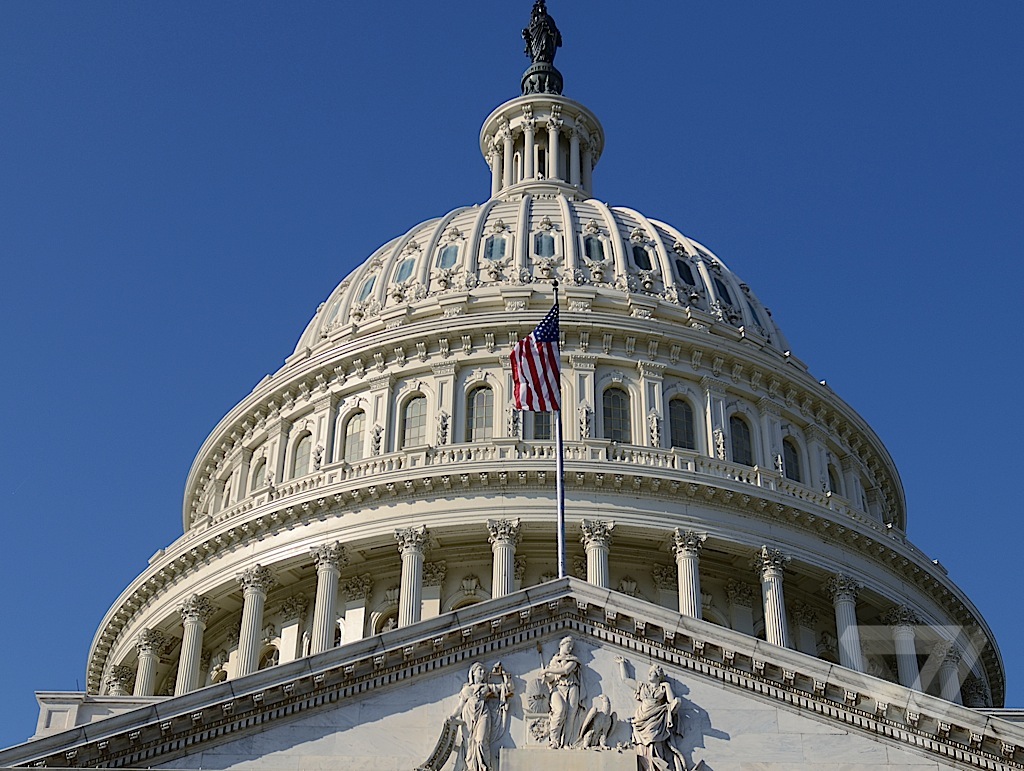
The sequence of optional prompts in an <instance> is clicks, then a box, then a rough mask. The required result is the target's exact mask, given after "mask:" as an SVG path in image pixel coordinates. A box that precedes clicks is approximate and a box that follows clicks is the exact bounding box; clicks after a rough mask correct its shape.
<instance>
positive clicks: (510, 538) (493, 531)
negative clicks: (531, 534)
mask: <svg viewBox="0 0 1024 771" xmlns="http://www.w3.org/2000/svg"><path fill="white" fill-rule="evenodd" d="M487 532H488V533H489V534H490V535H489V536H488V538H487V541H488V543H490V544H491V545H492V546H493V545H498V544H503V545H510V546H512V548H515V547H516V546H518V545H519V539H520V532H519V518H518V517H517V518H516V519H489V520H487Z"/></svg>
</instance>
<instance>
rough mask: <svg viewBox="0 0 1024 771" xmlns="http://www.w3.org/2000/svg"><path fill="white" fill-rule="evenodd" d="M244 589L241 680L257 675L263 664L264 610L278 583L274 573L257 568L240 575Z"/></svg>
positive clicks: (238, 664) (240, 658)
mask: <svg viewBox="0 0 1024 771" xmlns="http://www.w3.org/2000/svg"><path fill="white" fill-rule="evenodd" d="M238 583H239V584H240V585H241V587H242V623H241V626H240V627H239V630H238V663H237V667H236V671H237V675H238V677H245V676H246V675H248V674H250V673H252V672H255V671H256V670H257V669H259V664H260V645H261V643H262V641H263V608H264V606H265V605H266V602H267V592H269V591H270V589H271V587H273V585H274V584H275V583H276V581H275V579H274V576H273V574H272V573H271V572H270V570H268V569H267V568H265V567H263V566H262V565H253V566H252V567H251V568H249V569H248V570H246V571H244V572H242V573H241V574H240V575H239V576H238Z"/></svg>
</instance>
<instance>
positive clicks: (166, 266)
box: [0, 0, 1024, 746]
mask: <svg viewBox="0 0 1024 771" xmlns="http://www.w3.org/2000/svg"><path fill="white" fill-rule="evenodd" d="M530 4H531V3H530V0H517V1H516V2H508V1H506V2H501V3H496V2H487V3H483V2H468V1H467V2H443V3H442V2H436V3H430V2H411V1H408V2H388V1H380V2H374V3H354V2H346V3H341V2H287V3H286V2H279V3H266V2H251V1H246V2H241V1H238V2H206V1H204V2H175V3H138V2H75V3H71V2H48V1H45V0H5V2H3V3H0V269H2V274H0V276H2V278H0V314H2V319H0V330H2V335H3V339H2V341H0V342H2V350H3V351H4V353H5V364H4V366H3V370H2V372H3V376H2V378H0V389H2V391H0V397H2V401H0V403H2V404H3V441H2V442H0V453H2V464H0V468H2V469H3V471H4V481H3V483H2V486H0V495H2V497H0V501H2V504H0V514H2V516H3V522H4V541H3V552H4V553H3V559H2V560H0V587H2V588H3V598H4V599H3V610H4V618H5V619H6V621H7V633H6V635H7V637H8V640H9V642H8V646H7V649H6V651H5V654H4V656H2V657H0V689H2V690H0V745H4V746H6V745H9V744H13V743H16V742H18V741H21V740H23V739H24V738H26V737H27V736H29V735H30V734H31V733H32V732H33V730H34V725H35V718H36V712H37V711H36V706H35V702H34V698H33V695H32V694H33V691H35V690H75V689H77V688H80V687H81V686H82V683H83V679H84V669H85V656H86V652H87V650H88V646H89V643H90V641H91V639H92V635H93V633H94V631H95V628H96V625H97V624H98V623H99V621H100V619H101V617H102V616H103V613H104V612H105V611H106V609H107V607H108V606H109V605H110V603H111V602H112V601H113V600H114V599H115V598H116V597H117V596H118V594H119V593H120V592H121V591H122V589H123V588H124V587H125V586H126V585H127V584H128V583H129V582H130V581H131V580H132V579H133V578H134V577H135V576H136V575H137V574H138V573H139V572H140V571H141V570H142V569H143V568H144V567H145V565H146V561H147V559H148V558H149V557H150V555H151V554H153V552H155V551H156V550H157V549H158V548H160V547H162V546H165V545H166V544H168V543H170V542H171V541H172V540H174V539H175V538H176V537H177V536H178V535H179V534H180V528H181V493H182V488H183V485H184V480H185V475H186V473H187V471H188V468H189V465H190V463H191V461H192V458H193V454H194V453H195V451H196V450H197V449H198V447H199V444H200V443H201V442H202V440H203V439H204V438H205V436H206V434H207V432H208V431H209V430H210V429H211V428H212V427H213V426H214V424H215V423H216V422H217V421H218V420H219V419H220V417H221V416H222V415H223V414H224V413H225V412H226V411H227V410H228V409H229V408H230V407H231V406H232V405H234V404H235V403H236V402H237V401H238V400H239V399H241V398H242V397H243V396H244V395H245V394H246V393H248V392H249V390H250V389H251V388H252V387H253V386H254V385H255V384H256V383H257V382H258V381H259V380H260V379H261V378H262V377H263V376H264V375H265V374H266V373H268V372H272V371H274V370H276V369H277V368H278V366H279V365H280V364H281V362H282V360H283V358H284V357H285V356H286V355H287V354H289V353H290V352H291V350H292V348H293V346H294V344H295V341H296V340H297V338H298V336H299V334H300V332H301V331H302V329H303V327H304V326H305V324H306V322H307V321H308V319H309V318H310V316H311V314H312V313H313V312H314V310H315V309H316V307H317V305H318V304H319V303H320V302H321V301H323V300H324V299H325V298H326V296H327V294H328V293H329V292H330V291H331V289H332V288H333V287H334V286H335V285H336V284H337V282H338V281H339V280H340V279H341V278H342V277H343V276H344V275H345V274H347V273H348V272H349V270H350V269H352V268H353V267H354V266H355V265H357V264H358V263H359V262H360V261H362V260H363V259H365V257H366V256H368V255H369V254H370V252H371V251H372V250H373V249H374V248H375V247H377V246H378V245H380V244H381V243H383V242H384V241H386V240H388V239H390V238H391V237H393V236H395V235H397V234H399V233H402V232H405V230H406V229H407V228H409V227H410V226H412V225H413V224H415V223H417V222H419V221H421V220H424V219H426V218H428V217H433V216H436V215H440V214H442V213H444V212H446V211H448V210H450V209H452V208H454V207H456V206H458V205H462V204H466V203H473V202H477V201H480V200H483V199H484V198H485V197H486V195H487V192H488V190H489V178H488V173H487V169H486V166H485V164H484V161H483V159H482V158H480V156H479V151H478V149H477V133H478V131H479V126H480V123H481V122H482V120H483V118H484V117H485V116H486V115H487V114H488V113H489V112H490V110H491V109H492V108H494V107H495V106H497V105H498V104H499V103H500V102H502V101H504V100H505V99H507V98H511V97H513V96H515V95H516V94H517V93H518V85H519V76H520V73H521V72H522V70H523V69H524V68H525V66H526V65H527V63H528V62H527V60H526V58H525V56H524V55H523V53H522V41H521V39H520V37H519V30H520V29H521V28H522V27H523V26H524V23H525V22H526V21H527V18H528V15H529V7H530ZM549 7H550V10H551V12H552V13H553V15H554V16H555V18H556V19H557V21H558V23H559V26H560V28H561V30H562V33H563V37H564V39H565V47H564V48H563V49H562V50H561V52H560V53H559V56H558V62H557V63H558V66H559V68H560V69H561V71H562V72H563V73H564V75H565V79H566V95H567V96H570V97H572V98H575V99H577V100H579V101H582V102H584V103H585V104H587V105H588V106H589V107H590V108H591V109H593V110H594V111H595V112H596V113H597V115H598V116H599V117H600V118H601V120H602V122H603V124H604V126H605V129H606V132H607V147H606V151H605V155H604V157H603V158H602V160H601V163H600V165H599V166H598V168H597V170H596V173H595V193H596V195H597V196H598V197H599V198H601V199H603V200H605V201H608V202H609V203H612V204H622V205H628V206H632V207H634V208H637V209H639V210H640V211H643V212H644V213H646V214H648V215H650V216H652V217H656V218H659V219H665V220H667V221H669V222H671V223H673V224H674V225H676V226H678V227H679V228H681V229H682V230H683V231H684V232H686V233H687V234H688V235H690V236H692V237H694V238H696V239H698V240H700V241H702V242H704V243H706V244H707V245H708V246H709V247H711V248H712V249H713V250H715V251H716V253H717V254H719V255H720V256H721V257H722V258H723V259H724V260H725V261H726V263H727V264H728V265H729V266H730V267H731V268H732V269H733V270H734V271H736V272H737V273H738V274H739V275H740V276H741V277H742V278H743V279H745V280H746V281H747V282H748V283H749V284H750V285H751V286H752V287H753V288H754V290H755V292H757V293H758V295H759V296H760V297H761V299H762V300H763V301H764V302H765V303H767V304H768V305H769V306H770V307H771V308H772V310H773V312H774V314H775V318H776V320H777V321H779V323H780V324H781V325H782V327H783V329H784V330H785V332H786V333H787V335H788V337H789V340H790V343H791V345H792V348H793V351H794V352H795V354H796V355H798V356H799V357H800V358H802V359H803V360H804V361H806V362H807V363H808V364H809V366H810V368H811V371H812V372H813V373H814V374H815V376H816V377H818V378H819V379H827V380H828V383H829V385H830V386H832V387H833V388H834V389H835V391H836V392H837V393H839V394H840V395H841V396H842V397H843V398H844V399H846V401H847V402H849V403H850V404H851V405H852V406H853V407H854V408H855V409H857V410H858V411H859V412H860V413H861V415H863V416H864V417H865V418H866V419H867V420H868V422H869V423H871V425H872V426H873V427H874V428H875V430H876V431H877V432H878V434H879V435H880V436H881V437H882V439H883V441H884V442H886V444H887V446H888V447H889V449H890V451H891V453H892V455H893V457H894V458H895V460H896V462H897V464H898V466H899V468H900V471H901V474H902V478H903V482H904V485H905V487H906V492H907V497H908V502H909V520H910V529H909V530H910V536H911V538H912V539H913V541H914V542H915V543H916V544H917V545H918V546H920V547H921V548H922V549H923V550H924V551H925V552H926V553H927V554H929V555H930V556H932V557H935V558H938V559H940V560H941V561H942V563H943V564H944V565H945V566H946V567H947V568H948V569H949V573H950V576H951V577H952V578H953V579H954V580H955V581H956V582H958V583H959V585H960V586H961V587H962V588H963V589H964V590H965V591H966V592H967V594H968V595H969V596H970V597H971V598H972V599H973V600H974V601H975V603H976V604H977V605H978V607H979V608H980V609H981V610H982V612H983V613H984V614H985V615H986V617H987V619H988V621H989V622H990V624H991V625H992V627H993V629H994V630H995V632H996V634H997V636H998V639H999V640H1000V643H1001V648H1002V652H1003V656H1004V658H1005V660H1006V664H1007V672H1008V680H1009V696H1008V704H1009V705H1011V706H1024V642H1022V640H1021V632H1022V629H1024V623H1022V621H1021V618H1020V616H1021V604H1020V601H1019V599H1018V598H1017V595H1018V592H1017V591H1016V590H1015V589H1014V587H1015V586H1016V581H1017V580H1018V579H1017V578H1016V571H1017V569H1018V567H1019V555H1020V544H1021V540H1022V538H1021V536H1022V526H1021V513H1022V512H1021V508H1022V506H1021V502H1020V494H1019V492H1018V491H1019V489H1020V484H1021V477H1022V473H1021V470H1020V452H1021V450H1020V447H1021V437H1022V434H1024V412H1022V406H1021V398H1020V397H1019V395H1018V392H1019V391H1020V383H1021V381H1022V375H1024V366H1022V364H1021V353H1022V350H1021V349H1022V346H1021V342H1020V323H1021V316H1022V314H1021V305H1022V303H1021V297H1020V291H1021V284H1022V277H1024V276H1022V273H1024V269H1022V260H1021V245H1022V244H1024V205H1022V204H1024V150H1022V146H1024V142H1022V139H1024V136H1022V128H1021V127H1022V125H1024V98H1022V93H1021V91H1022V88H1021V73H1022V72H1024V46H1022V44H1021V41H1022V40H1024V3H1021V2H1019V0H989V1H988V2H984V3H964V2H959V1H957V2H948V1H946V0H929V1H928V2H924V1H923V0H884V1H882V0H860V2H856V3H822V2H820V0H816V1H815V2H811V1H810V0H808V1H807V2H796V1H795V0H793V1H787V0H780V1H779V2H771V3H765V2H731V3H707V2H702V3H697V2H679V1H678V0H674V1H673V2H639V3H633V4H629V5H627V4H625V3H622V2H604V1H595V2H588V3H585V4H584V3H582V2H578V0H577V1H576V2H570V0H550V6H549Z"/></svg>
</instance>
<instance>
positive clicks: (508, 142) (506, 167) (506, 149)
mask: <svg viewBox="0 0 1024 771" xmlns="http://www.w3.org/2000/svg"><path fill="white" fill-rule="evenodd" d="M501 143H502V167H503V171H504V175H503V180H502V181H503V182H504V186H505V187H511V186H512V184H513V183H514V182H515V168H514V167H513V165H512V130H511V129H510V128H509V126H508V123H507V122H506V123H505V127H504V129H503V130H502V132H501Z"/></svg>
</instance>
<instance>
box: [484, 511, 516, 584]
mask: <svg viewBox="0 0 1024 771" xmlns="http://www.w3.org/2000/svg"><path fill="white" fill-rule="evenodd" d="M487 532H488V533H489V535H488V538H487V540H488V541H489V542H490V544H491V557H492V563H491V597H492V598H497V597H504V596H505V595H507V594H511V593H512V592H514V591H515V580H516V572H515V571H516V547H517V546H518V545H519V538H520V534H519V519H518V518H517V519H489V520H487Z"/></svg>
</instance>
